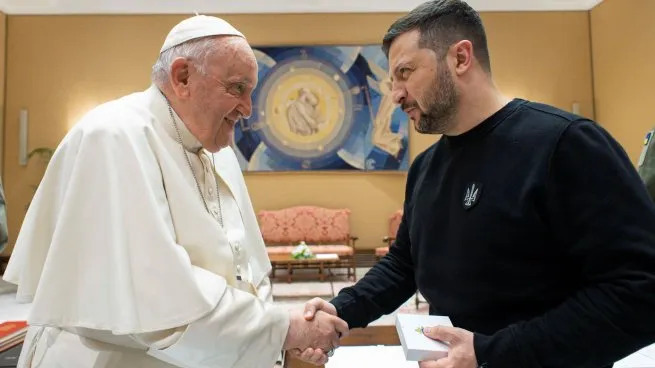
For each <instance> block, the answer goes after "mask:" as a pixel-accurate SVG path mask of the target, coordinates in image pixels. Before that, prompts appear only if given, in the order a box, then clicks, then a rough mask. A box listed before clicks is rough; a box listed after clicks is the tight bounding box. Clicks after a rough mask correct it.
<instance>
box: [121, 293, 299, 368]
mask: <svg viewBox="0 0 655 368" xmlns="http://www.w3.org/2000/svg"><path fill="white" fill-rule="evenodd" d="M288 328H289V316H288V312H287V311H286V310H283V309H281V308H277V307H274V306H273V305H271V304H270V303H265V302H263V301H261V300H260V299H258V298H257V297H255V296H254V295H252V294H249V293H247V292H244V291H241V290H239V289H235V288H232V287H228V288H227V289H226V291H225V294H224V295H223V297H222V298H221V300H220V302H219V303H218V305H217V306H216V308H214V310H212V312H211V313H209V314H208V315H206V316H204V317H202V318H200V319H199V320H197V321H194V322H192V323H190V324H189V325H187V326H183V327H181V328H178V329H172V330H166V331H161V332H154V333H146V334H137V335H133V336H132V337H133V338H134V339H135V340H137V341H139V342H140V343H142V344H145V345H147V346H149V347H150V349H149V350H148V355H150V356H152V357H154V358H157V359H159V360H162V361H165V362H167V363H169V364H173V365H177V366H179V367H184V368H205V367H212V368H213V367H221V368H228V367H229V368H242V367H243V368H252V367H272V366H273V365H274V364H275V362H276V360H278V359H279V355H280V351H281V350H282V345H283V344H284V340H285V338H286V334H287V330H288Z"/></svg>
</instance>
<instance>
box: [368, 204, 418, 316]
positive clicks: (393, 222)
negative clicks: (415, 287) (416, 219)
mask: <svg viewBox="0 0 655 368" xmlns="http://www.w3.org/2000/svg"><path fill="white" fill-rule="evenodd" d="M402 219H403V210H398V211H396V212H394V213H393V215H391V217H389V234H388V235H387V236H385V237H383V238H382V241H383V242H385V243H387V245H386V246H384V247H379V248H375V257H376V258H377V259H378V260H380V258H382V257H384V256H386V255H387V253H389V247H390V246H391V244H393V242H394V241H395V240H396V234H397V233H398V228H399V227H400V221H402ZM421 302H422V300H421V295H420V293H419V292H418V291H416V293H415V294H414V304H415V305H416V309H418V305H419V304H420V303H421Z"/></svg>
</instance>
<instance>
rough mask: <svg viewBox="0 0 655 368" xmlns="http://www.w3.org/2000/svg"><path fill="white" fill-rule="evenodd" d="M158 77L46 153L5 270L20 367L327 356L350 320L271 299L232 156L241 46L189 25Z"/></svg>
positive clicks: (105, 367) (245, 87) (226, 34)
mask: <svg viewBox="0 0 655 368" xmlns="http://www.w3.org/2000/svg"><path fill="white" fill-rule="evenodd" d="M152 80H153V85H152V86H151V87H150V88H149V89H147V90H146V91H144V92H140V93H135V94H131V95H128V96H125V97H123V98H120V99H118V100H115V101H111V102H108V103H105V104H103V105H101V106H99V107H97V108H95V109H93V110H92V111H91V112H89V113H88V114H87V115H86V116H85V117H83V118H82V119H81V121H80V122H79V123H78V124H76V125H75V126H74V128H72V129H71V131H70V132H69V133H68V134H67V135H66V137H65V138H64V139H63V141H62V142H61V144H60V145H59V147H58V149H57V151H56V152H55V154H54V156H53V157H52V160H51V162H50V164H49V166H48V168H47V170H46V173H45V176H44V178H43V180H42V183H41V185H40V186H39V189H38V190H37V192H36V194H35V197H34V200H33V201H32V204H31V206H30V208H29V211H28V213H27V215H26V218H25V221H24V223H23V226H22V229H21V231H20V234H19V236H18V240H17V243H16V247H15V250H14V253H13V256H12V258H11V260H10V263H9V265H8V268H7V270H6V273H5V280H7V281H9V282H12V283H15V284H17V285H18V294H17V298H18V299H19V301H22V302H31V303H32V306H31V311H30V315H29V318H28V322H29V323H30V326H31V327H30V329H29V332H28V335H27V338H26V340H25V344H24V346H23V351H22V353H21V357H20V362H19V367H47V368H52V367H65V368H77V367H79V368H90V367H94V368H119V367H120V368H140V367H143V368H150V367H158V368H159V367H192V368H196V367H198V368H201V367H221V368H226V367H247V368H257V367H271V366H273V364H274V362H275V361H276V358H277V357H278V356H279V353H280V351H281V350H282V349H287V350H288V349H301V350H303V349H306V348H309V347H314V348H318V351H319V353H317V354H318V355H317V357H318V358H319V359H318V360H321V359H320V358H321V356H323V357H324V356H325V354H324V352H325V351H329V350H331V349H333V348H334V347H336V346H337V345H338V342H339V341H338V339H339V335H340V334H346V333H347V332H348V326H347V325H346V323H345V322H343V321H341V320H340V319H338V318H336V317H333V316H330V315H328V314H325V313H324V314H322V315H320V316H319V318H317V319H316V320H313V321H306V320H305V319H304V318H303V316H302V311H301V310H294V311H287V310H282V309H278V308H276V307H274V306H273V305H272V304H271V303H270V301H271V288H270V282H269V280H268V277H267V275H268V271H269V270H270V262H269V259H268V257H267V254H266V251H265V248H264V243H263V241H262V238H261V235H260V232H259V228H258V226H257V222H256V218H255V216H254V213H253V209H252V204H251V203H250V200H249V197H248V192H247V190H246V186H245V183H244V179H243V176H242V174H241V171H240V168H239V165H238V163H237V159H236V156H235V154H234V152H233V151H232V149H231V148H230V147H229V143H230V141H231V136H232V133H233V128H234V124H235V122H236V121H237V120H238V119H239V118H241V117H244V116H248V115H249V114H250V112H251V97H250V96H251V92H252V90H253V88H254V87H255V85H256V83H257V63H256V60H255V56H254V53H253V51H252V49H251V48H250V46H249V45H248V43H247V41H246V39H245V38H244V36H243V35H242V34H241V33H240V32H239V31H238V30H236V29H235V28H233V27H232V26H231V25H230V24H228V23H227V22H225V21H223V20H221V19H219V18H214V17H207V16H196V17H192V18H189V19H187V20H185V21H183V22H181V23H180V24H178V25H176V26H175V27H174V28H173V29H172V30H171V32H170V33H169V35H168V37H167V38H166V40H165V42H164V45H163V47H162V49H161V53H160V56H159V59H158V60H157V62H156V64H155V66H154V67H153V72H152ZM294 351H295V350H294ZM314 358H315V359H314V360H315V361H316V360H317V359H316V357H314ZM323 360H324V359H323Z"/></svg>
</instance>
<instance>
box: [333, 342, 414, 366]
mask: <svg viewBox="0 0 655 368" xmlns="http://www.w3.org/2000/svg"><path fill="white" fill-rule="evenodd" d="M359 367H375V368H417V367H418V363H416V362H408V361H406V360H405V354H404V353H403V348H402V346H400V345H392V346H386V345H371V346H341V347H339V348H337V349H336V350H335V351H334V355H333V356H332V357H331V358H330V360H328V362H327V364H326V365H325V368H359Z"/></svg>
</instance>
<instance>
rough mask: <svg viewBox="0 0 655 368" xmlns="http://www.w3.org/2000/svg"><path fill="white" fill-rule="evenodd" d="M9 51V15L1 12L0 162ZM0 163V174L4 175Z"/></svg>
mask: <svg viewBox="0 0 655 368" xmlns="http://www.w3.org/2000/svg"><path fill="white" fill-rule="evenodd" d="M6 51H7V15H6V14H5V13H3V12H0V161H1V160H2V156H3V154H4V139H3V133H4V117H5V56H6ZM2 167H3V165H2V162H0V173H2Z"/></svg>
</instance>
